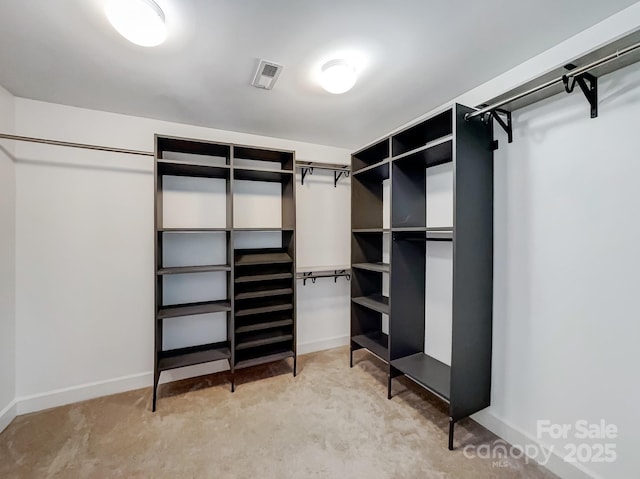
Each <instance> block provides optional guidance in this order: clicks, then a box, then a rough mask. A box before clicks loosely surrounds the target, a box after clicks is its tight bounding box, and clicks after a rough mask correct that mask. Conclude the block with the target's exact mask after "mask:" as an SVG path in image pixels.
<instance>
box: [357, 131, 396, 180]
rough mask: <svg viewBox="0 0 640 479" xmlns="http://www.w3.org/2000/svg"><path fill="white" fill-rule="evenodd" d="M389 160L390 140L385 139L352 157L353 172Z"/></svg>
mask: <svg viewBox="0 0 640 479" xmlns="http://www.w3.org/2000/svg"><path fill="white" fill-rule="evenodd" d="M387 158H389V140H388V139H384V140H382V141H379V142H378V143H375V144H373V145H371V146H368V147H366V148H364V149H362V150H360V151H358V152H356V153H354V154H353V155H351V164H352V168H353V171H354V172H356V171H358V170H361V169H362V168H366V167H367V166H371V165H373V164H376V163H379V162H381V161H383V160H385V159H387Z"/></svg>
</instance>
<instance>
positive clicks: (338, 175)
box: [333, 170, 349, 188]
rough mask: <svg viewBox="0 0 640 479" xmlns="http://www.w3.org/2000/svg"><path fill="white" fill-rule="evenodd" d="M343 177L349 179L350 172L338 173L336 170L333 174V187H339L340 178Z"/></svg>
mask: <svg viewBox="0 0 640 479" xmlns="http://www.w3.org/2000/svg"><path fill="white" fill-rule="evenodd" d="M342 176H344V177H345V178H349V172H348V171H337V170H335V171H334V172H333V187H334V188H337V187H338V180H339V179H340V178H342Z"/></svg>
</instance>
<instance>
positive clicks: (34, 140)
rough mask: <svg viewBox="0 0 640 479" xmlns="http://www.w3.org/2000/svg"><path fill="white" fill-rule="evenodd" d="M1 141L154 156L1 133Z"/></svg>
mask: <svg viewBox="0 0 640 479" xmlns="http://www.w3.org/2000/svg"><path fill="white" fill-rule="evenodd" d="M0 139H5V140H14V141H26V142H29V143H42V144H45V145H54V146H66V147H68V148H82V149H85V150H97V151H109V152H112V153H123V154H126V155H140V156H154V153H153V152H151V151H142V150H128V149H126V148H112V147H110V146H100V145H89V144H85V143H73V142H69V141H58V140H46V139H44V138H33V137H30V136H18V135H7V134H5V133H0Z"/></svg>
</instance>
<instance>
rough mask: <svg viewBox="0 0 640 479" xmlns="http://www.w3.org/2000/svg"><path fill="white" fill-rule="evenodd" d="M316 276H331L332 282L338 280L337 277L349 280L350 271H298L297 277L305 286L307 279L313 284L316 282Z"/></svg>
mask: <svg viewBox="0 0 640 479" xmlns="http://www.w3.org/2000/svg"><path fill="white" fill-rule="evenodd" d="M318 278H333V281H334V283H337V282H338V278H347V281H350V280H351V271H350V270H348V269H334V270H327V271H304V272H301V273H298V279H301V280H302V285H303V286H306V285H307V281H309V280H311V282H312V283H313V284H316V279H318Z"/></svg>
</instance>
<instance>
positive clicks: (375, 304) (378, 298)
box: [351, 294, 389, 314]
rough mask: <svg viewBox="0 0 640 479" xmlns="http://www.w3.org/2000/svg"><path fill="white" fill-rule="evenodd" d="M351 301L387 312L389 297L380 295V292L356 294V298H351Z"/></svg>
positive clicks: (380, 311)
mask: <svg viewBox="0 0 640 479" xmlns="http://www.w3.org/2000/svg"><path fill="white" fill-rule="evenodd" d="M351 301H353V302H354V303H356V304H359V305H360V306H364V307H365V308H369V309H372V310H374V311H377V312H379V313H383V314H389V298H388V297H386V296H382V295H381V294H373V295H371V296H358V297H356V298H352V299H351Z"/></svg>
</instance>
